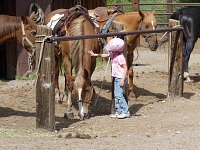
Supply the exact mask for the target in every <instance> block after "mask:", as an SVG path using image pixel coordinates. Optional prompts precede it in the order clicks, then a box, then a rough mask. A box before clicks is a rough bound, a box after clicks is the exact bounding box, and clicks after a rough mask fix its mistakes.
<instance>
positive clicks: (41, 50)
mask: <svg viewBox="0 0 200 150" xmlns="http://www.w3.org/2000/svg"><path fill="white" fill-rule="evenodd" d="M36 37H44V39H42V41H35V42H36V43H42V44H41V46H40V56H39V62H38V67H37V71H36V80H35V82H34V85H35V83H37V81H38V72H39V70H40V67H41V62H42V56H43V52H44V43H45V41H46V40H47V38H50V37H51V36H46V35H37V36H36Z"/></svg>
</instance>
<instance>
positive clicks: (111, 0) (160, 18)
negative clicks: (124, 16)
mask: <svg viewBox="0 0 200 150" xmlns="http://www.w3.org/2000/svg"><path fill="white" fill-rule="evenodd" d="M139 1H140V3H156V4H159V5H142V4H141V5H140V10H141V11H149V12H150V11H152V10H156V14H157V15H156V21H157V23H161V22H162V23H167V22H168V20H167V17H169V16H167V15H158V14H159V13H160V14H163V13H167V5H164V4H166V3H167V0H139ZM199 2H200V0H172V3H199ZM118 3H125V4H127V3H130V6H123V11H124V12H126V11H132V0H107V4H115V5H116V4H118ZM183 7H184V6H173V7H172V11H173V12H174V11H176V10H177V9H180V8H183ZM110 8H111V7H110ZM159 27H163V25H161V26H159Z"/></svg>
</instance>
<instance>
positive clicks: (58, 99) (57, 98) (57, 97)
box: [55, 88, 60, 102]
mask: <svg viewBox="0 0 200 150" xmlns="http://www.w3.org/2000/svg"><path fill="white" fill-rule="evenodd" d="M55 101H56V102H59V101H60V91H59V90H58V89H57V88H56V89H55Z"/></svg>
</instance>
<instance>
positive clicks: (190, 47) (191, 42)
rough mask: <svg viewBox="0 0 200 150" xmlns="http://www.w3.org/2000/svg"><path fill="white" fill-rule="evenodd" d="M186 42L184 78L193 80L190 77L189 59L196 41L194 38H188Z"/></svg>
mask: <svg viewBox="0 0 200 150" xmlns="http://www.w3.org/2000/svg"><path fill="white" fill-rule="evenodd" d="M184 43H185V44H184V45H183V58H184V60H183V62H184V78H185V82H191V80H190V77H189V71H188V70H189V59H190V55H191V52H192V50H193V48H194V44H195V41H194V40H188V41H187V42H184Z"/></svg>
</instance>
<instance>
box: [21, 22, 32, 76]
mask: <svg viewBox="0 0 200 150" xmlns="http://www.w3.org/2000/svg"><path fill="white" fill-rule="evenodd" d="M21 26H22V46H23V47H24V46H25V44H24V43H25V42H27V43H28V44H29V45H30V47H31V48H32V53H30V52H28V55H29V60H28V65H29V71H28V73H31V72H32V70H33V57H34V55H35V50H36V47H35V46H34V44H33V43H32V42H31V41H30V40H29V39H28V37H27V36H26V33H25V29H24V24H23V22H22V21H21Z"/></svg>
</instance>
